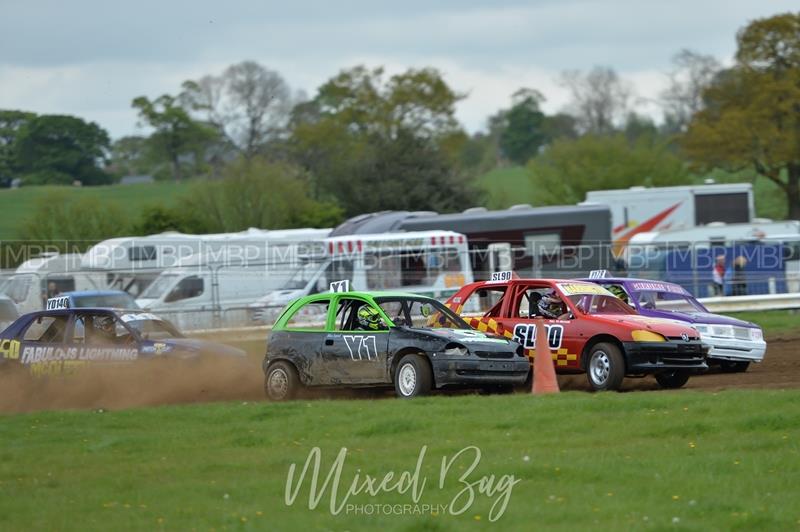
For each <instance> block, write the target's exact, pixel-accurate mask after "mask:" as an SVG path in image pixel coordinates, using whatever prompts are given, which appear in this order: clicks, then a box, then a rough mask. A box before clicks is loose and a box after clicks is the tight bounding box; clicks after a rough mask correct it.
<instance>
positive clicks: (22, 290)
mask: <svg viewBox="0 0 800 532" xmlns="http://www.w3.org/2000/svg"><path fill="white" fill-rule="evenodd" d="M81 260H82V255H80V254H79V253H54V252H53V253H42V254H41V255H40V256H38V257H35V258H32V259H28V260H27V261H25V262H23V263H22V264H20V266H19V267H18V268H17V269H16V271H15V272H14V274H13V275H11V277H9V278H8V279H7V280H6V281H5V283H3V285H2V293H3V294H4V295H6V296H7V297H8V298H9V299H11V301H13V302H14V304H15V305H16V306H17V310H18V311H19V313H20V314H24V313H25V312H33V311H36V310H41V309H42V308H44V302H45V301H46V300H47V299H48V298H49V297H53V296H55V295H57V294H60V293H62V292H72V291H75V290H97V289H101V288H104V287H105V276H104V275H103V274H97V273H95V272H86V271H82V270H81Z"/></svg>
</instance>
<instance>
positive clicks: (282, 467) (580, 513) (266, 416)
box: [0, 390, 800, 531]
mask: <svg viewBox="0 0 800 532" xmlns="http://www.w3.org/2000/svg"><path fill="white" fill-rule="evenodd" d="M798 402H800V391H797V390H791V391H789V390H786V391H727V392H720V393H694V392H688V391H682V392H653V393H636V394H611V393H606V394H602V393H601V394H586V393H575V392H572V393H562V394H560V395H556V396H546V397H534V396H530V395H515V396H508V397H483V396H455V397H430V398H425V399H421V400H414V401H410V402H406V401H399V400H392V399H387V400H381V401H365V400H340V401H330V400H318V401H310V402H307V401H297V402H291V403H284V404H269V403H252V402H251V403H226V404H214V405H193V406H182V407H179V406H172V407H160V408H152V409H142V410H127V411H118V412H48V413H36V414H26V415H16V416H7V417H4V418H3V419H2V420H1V421H2V422H1V423H0V436H2V439H1V440H0V441H2V442H3V444H2V449H0V529H4V530H26V529H42V530H52V529H58V530H117V529H145V530H151V529H155V530H158V529H161V528H163V529H169V530H191V529H197V530H264V529H269V530H308V531H311V530H383V531H393V530H401V531H405V530H409V531H410V530H429V531H447V530H453V531H456V530H457V531H462V530H484V529H487V528H489V527H491V526H492V525H494V526H498V527H501V528H500V529H503V530H533V529H560V530H583V529H597V530H618V529H631V528H634V529H644V530H650V529H652V530H666V529H672V528H679V529H682V530H735V529H774V530H787V529H790V528H795V527H796V526H797V524H798V523H800V506H799V505H798V500H800V485H798V483H797V479H798V478H800V476H799V475H800V456H799V455H798V451H800V445H798V443H799V442H800V409H798V407H797V404H798ZM423 445H427V452H426V455H425V457H424V461H423V466H422V468H421V476H420V481H421V480H423V479H427V480H426V484H425V486H424V491H423V492H422V496H421V499H420V500H419V502H420V504H434V505H436V504H448V503H449V502H450V501H451V500H452V499H453V498H454V497H455V496H456V494H457V493H458V492H459V491H460V490H461V489H462V487H463V484H461V483H460V482H459V477H461V476H462V475H464V479H465V480H466V481H468V482H473V481H476V480H478V479H479V478H481V477H483V476H488V475H495V481H497V480H499V477H500V476H501V475H514V477H515V478H516V479H518V480H519V483H518V484H517V485H516V486H514V488H513V491H512V493H511V497H510V500H509V503H508V507H507V510H506V512H505V515H503V516H502V517H501V518H500V520H499V521H497V522H496V523H489V522H488V521H489V512H490V507H491V504H492V502H493V501H494V500H495V499H496V498H497V495H495V496H494V497H487V496H486V495H482V494H479V493H477V492H476V493H475V501H474V503H473V504H472V506H470V507H469V509H468V510H467V511H465V512H464V513H463V514H462V515H457V516H456V515H449V514H448V513H446V512H444V513H442V512H440V513H439V514H438V515H427V516H419V515H391V516H374V515H373V516H361V515H354V514H353V513H352V511H351V512H350V513H347V511H346V510H343V511H342V513H340V514H339V515H336V516H333V515H331V513H330V511H329V509H328V505H329V501H330V498H329V496H330V490H329V491H327V492H326V493H325V496H324V497H323V499H322V501H321V503H320V506H319V507H317V508H316V509H315V510H309V509H308V480H309V479H306V480H307V481H306V484H305V485H304V486H303V488H302V489H301V490H300V493H299V495H298V498H297V500H296V502H295V503H294V505H293V506H291V507H287V506H286V504H285V503H284V490H285V485H286V479H287V471H288V469H289V466H290V464H292V463H297V464H298V466H302V463H303V462H304V461H305V459H306V457H307V456H308V453H309V451H310V450H311V449H312V448H313V447H315V446H318V447H320V448H321V450H322V469H321V477H320V482H322V481H324V479H325V476H326V475H327V473H328V471H329V469H330V467H331V465H332V462H333V460H334V458H335V455H336V454H337V453H338V452H339V450H340V449H341V448H342V447H346V448H347V450H348V454H347V459H346V463H345V465H344V468H343V472H342V476H341V482H340V484H339V486H340V490H341V491H340V492H339V497H341V496H342V493H343V492H344V491H346V490H347V488H348V486H349V485H350V482H351V481H352V480H353V478H354V475H356V474H357V473H359V471H360V475H362V478H363V475H372V476H380V477H383V476H384V475H385V474H387V473H388V472H390V471H394V472H395V474H396V475H399V474H401V472H403V471H412V470H413V469H414V467H415V464H416V462H417V457H418V455H419V452H420V448H421V447H422V446H423ZM469 445H474V446H477V447H478V448H479V449H480V450H481V453H482V459H481V461H480V463H479V465H478V466H477V467H476V468H475V469H474V471H471V472H470V464H471V463H472V458H473V456H472V455H470V456H466V455H462V456H461V457H460V458H459V459H456V461H455V462H454V465H453V466H452V468H451V470H450V473H449V474H448V475H446V477H445V482H444V487H443V488H442V489H440V486H439V479H440V467H441V462H442V459H443V458H444V457H447V458H448V459H450V458H452V457H453V456H454V455H455V454H456V453H457V452H458V451H459V450H461V449H463V448H465V447H466V446H469ZM339 500H341V499H339ZM349 502H351V503H354V504H372V503H383V504H386V503H390V504H411V502H412V499H411V494H410V493H406V494H398V493H395V492H392V493H388V494H386V493H384V494H381V495H378V496H376V497H371V496H369V495H367V494H364V493H362V494H359V495H355V496H353V497H352V498H351V499H350V501H349Z"/></svg>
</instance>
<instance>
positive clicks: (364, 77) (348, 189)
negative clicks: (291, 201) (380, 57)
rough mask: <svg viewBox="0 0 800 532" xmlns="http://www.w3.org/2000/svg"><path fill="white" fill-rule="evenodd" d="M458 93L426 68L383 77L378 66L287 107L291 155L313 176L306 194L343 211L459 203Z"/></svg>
mask: <svg viewBox="0 0 800 532" xmlns="http://www.w3.org/2000/svg"><path fill="white" fill-rule="evenodd" d="M459 98H460V96H459V95H458V94H456V93H455V92H454V91H453V90H451V89H450V88H449V87H448V86H447V84H446V83H445V82H444V80H442V78H441V76H440V75H439V73H438V72H437V71H435V70H433V69H423V70H413V69H412V70H408V71H407V72H405V73H402V74H397V75H395V76H392V77H391V78H389V79H388V80H387V81H384V79H383V71H382V69H380V68H378V69H374V70H368V69H366V68H364V67H355V68H352V69H350V70H345V71H342V72H340V73H339V74H338V75H337V76H335V77H334V78H332V79H331V80H329V81H328V82H326V83H325V84H323V85H322V86H321V87H320V88H319V91H318V93H317V96H316V97H315V98H314V99H313V100H311V101H309V102H305V103H303V104H301V105H298V106H296V107H295V108H294V110H293V113H292V121H291V126H290V131H291V136H290V138H289V146H290V149H291V153H292V157H293V159H294V160H295V161H297V162H298V163H299V164H300V165H301V166H303V167H304V168H306V169H307V170H309V171H310V172H311V174H312V175H313V176H314V188H313V189H312V192H313V194H314V196H315V197H318V198H335V199H336V200H337V201H338V203H339V204H340V205H342V207H344V209H345V211H346V213H347V214H349V215H355V214H360V213H362V212H365V211H373V210H378V209H401V208H406V207H407V206H408V205H413V208H415V209H437V210H438V209H441V210H452V209H456V208H459V207H462V206H463V205H462V204H461V203H460V202H461V201H467V199H466V198H468V197H470V193H469V190H470V189H469V187H468V184H467V182H468V181H469V179H467V178H466V177H465V176H463V175H460V170H459V168H460V167H461V166H462V165H461V153H462V151H461V150H462V147H463V146H464V144H465V143H466V139H467V137H466V135H464V134H463V132H462V131H461V130H460V128H459V127H458V122H457V121H456V119H455V103H456V102H457V101H458V99H459ZM437 187H438V189H437ZM434 189H437V190H434ZM417 191H425V193H424V194H419V195H417ZM408 198H415V199H414V201H415V202H416V203H412V202H410V201H409V199H408Z"/></svg>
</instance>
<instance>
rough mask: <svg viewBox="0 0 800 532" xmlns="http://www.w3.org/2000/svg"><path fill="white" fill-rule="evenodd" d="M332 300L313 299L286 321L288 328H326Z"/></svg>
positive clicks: (313, 329) (314, 329) (320, 329)
mask: <svg viewBox="0 0 800 532" xmlns="http://www.w3.org/2000/svg"><path fill="white" fill-rule="evenodd" d="M329 306H330V301H328V300H327V299H325V300H323V301H312V302H311V303H308V304H306V305H303V306H302V307H300V308H299V309H297V310H296V311H295V313H294V314H292V316H291V317H290V318H289V320H288V321H287V322H286V328H287V329H304V330H309V331H323V330H325V322H326V321H327V318H328V307H329Z"/></svg>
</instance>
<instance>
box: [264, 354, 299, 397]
mask: <svg viewBox="0 0 800 532" xmlns="http://www.w3.org/2000/svg"><path fill="white" fill-rule="evenodd" d="M299 388H300V379H299V377H298V376H297V370H296V369H295V367H294V366H293V365H291V364H289V363H288V362H284V361H283V360H280V361H278V362H275V363H274V364H272V365H271V366H270V367H269V368H268V369H267V374H266V375H265V376H264V391H265V392H266V393H267V398H268V399H269V400H270V401H288V400H289V399H293V398H294V397H295V395H297V390H298V389H299Z"/></svg>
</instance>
